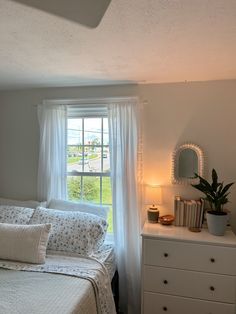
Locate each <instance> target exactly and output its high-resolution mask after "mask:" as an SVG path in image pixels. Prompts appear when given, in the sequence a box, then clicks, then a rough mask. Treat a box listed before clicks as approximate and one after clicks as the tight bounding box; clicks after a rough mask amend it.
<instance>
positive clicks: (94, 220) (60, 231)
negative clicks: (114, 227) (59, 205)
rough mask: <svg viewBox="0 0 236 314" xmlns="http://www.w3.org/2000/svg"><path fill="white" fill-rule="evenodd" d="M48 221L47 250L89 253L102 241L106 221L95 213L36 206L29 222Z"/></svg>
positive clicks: (41, 222) (42, 222)
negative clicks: (50, 227) (49, 226)
mask: <svg viewBox="0 0 236 314" xmlns="http://www.w3.org/2000/svg"><path fill="white" fill-rule="evenodd" d="M44 223H50V224H51V225H52V229H51V232H50V237H49V242H48V250H54V251H65V252H72V253H78V254H81V255H91V254H92V253H93V251H95V250H97V249H98V248H99V247H100V246H101V245H102V244H103V242H104V240H105V236H106V231H107V226H108V225H107V222H106V221H105V220H104V219H103V218H101V217H99V216H96V215H93V214H88V213H83V212H72V211H62V210H55V209H46V208H43V207H38V208H37V209H36V210H35V212H34V214H33V217H32V218H31V219H30V224H44Z"/></svg>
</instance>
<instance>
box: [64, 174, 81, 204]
mask: <svg viewBox="0 0 236 314" xmlns="http://www.w3.org/2000/svg"><path fill="white" fill-rule="evenodd" d="M67 193H68V199H69V200H70V201H80V200H81V177H79V176H78V177H70V176H68V177H67Z"/></svg>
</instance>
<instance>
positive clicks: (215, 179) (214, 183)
mask: <svg viewBox="0 0 236 314" xmlns="http://www.w3.org/2000/svg"><path fill="white" fill-rule="evenodd" d="M211 187H212V189H213V191H215V192H216V191H217V188H218V175H217V173H216V171H215V169H212V185H211Z"/></svg>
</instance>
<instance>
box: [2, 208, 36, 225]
mask: <svg viewBox="0 0 236 314" xmlns="http://www.w3.org/2000/svg"><path fill="white" fill-rule="evenodd" d="M33 213H34V209H33V208H26V207H18V206H9V205H0V223H8V224H17V225H26V224H28V223H29V221H30V218H31V217H32V216H33Z"/></svg>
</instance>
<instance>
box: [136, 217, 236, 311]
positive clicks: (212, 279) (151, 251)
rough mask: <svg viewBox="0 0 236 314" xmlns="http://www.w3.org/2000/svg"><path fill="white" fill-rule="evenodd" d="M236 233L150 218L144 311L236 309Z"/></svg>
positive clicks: (144, 253) (145, 253)
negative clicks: (196, 230)
mask: <svg viewBox="0 0 236 314" xmlns="http://www.w3.org/2000/svg"><path fill="white" fill-rule="evenodd" d="M235 303H236V236H235V235H234V233H233V232H232V231H227V232H226V234H225V236H223V237H221V236H213V235H210V234H209V233H208V231H207V229H203V230H202V231H201V232H200V233H193V232H190V231H189V230H188V229H187V228H185V227H175V226H162V225H160V224H150V223H145V225H144V228H143V232H142V314H161V313H167V314H169V313H170V314H236V307H235Z"/></svg>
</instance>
